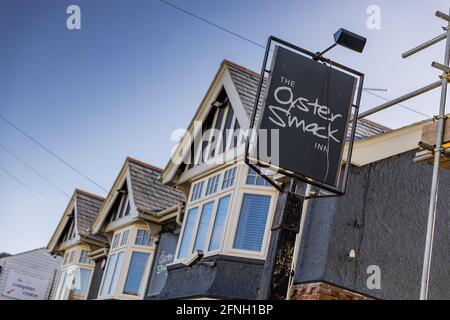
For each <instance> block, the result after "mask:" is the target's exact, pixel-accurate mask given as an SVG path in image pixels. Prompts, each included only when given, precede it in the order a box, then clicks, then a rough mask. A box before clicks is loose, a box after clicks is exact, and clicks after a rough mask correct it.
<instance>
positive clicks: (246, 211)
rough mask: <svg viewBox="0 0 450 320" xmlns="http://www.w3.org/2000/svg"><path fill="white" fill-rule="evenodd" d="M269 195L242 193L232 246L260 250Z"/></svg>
mask: <svg viewBox="0 0 450 320" xmlns="http://www.w3.org/2000/svg"><path fill="white" fill-rule="evenodd" d="M270 198H271V197H270V196H263V195H255V194H244V198H243V200H242V206H241V213H240V216H239V224H238V228H237V231H236V238H235V240H234V248H236V249H243V250H252V251H261V246H262V241H263V238H264V231H265V228H266V223H267V214H268V213H269V205H270Z"/></svg>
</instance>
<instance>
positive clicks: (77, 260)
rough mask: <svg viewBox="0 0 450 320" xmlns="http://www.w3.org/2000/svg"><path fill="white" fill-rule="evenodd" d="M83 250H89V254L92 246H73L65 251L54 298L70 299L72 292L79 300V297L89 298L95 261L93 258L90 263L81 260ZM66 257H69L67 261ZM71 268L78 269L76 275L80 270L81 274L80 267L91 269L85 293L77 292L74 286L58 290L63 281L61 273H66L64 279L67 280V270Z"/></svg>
mask: <svg viewBox="0 0 450 320" xmlns="http://www.w3.org/2000/svg"><path fill="white" fill-rule="evenodd" d="M83 251H87V254H89V252H90V248H89V247H88V246H86V245H77V246H75V247H71V248H70V249H68V250H66V251H65V252H64V259H63V262H62V264H61V267H60V269H59V277H58V284H57V286H56V291H55V295H54V296H53V299H54V300H67V299H69V298H70V297H71V295H72V294H73V295H74V296H75V298H76V299H78V300H79V299H87V296H88V294H89V289H90V286H91V282H92V277H93V274H94V269H95V263H94V261H93V260H90V261H92V262H91V263H89V264H87V263H83V262H81V258H82V252H83ZM87 254H86V255H87ZM70 256H72V260H70ZM66 257H67V261H64V260H65V259H66ZM88 259H89V258H88ZM70 268H76V269H77V270H76V271H75V272H76V275H75V276H77V274H78V272H80V274H81V271H79V270H78V269H86V270H89V271H90V274H89V279H88V282H87V287H86V291H85V293H84V294H83V295H79V294H76V293H75V289H74V288H71V289H69V288H67V287H66V288H64V290H62V291H60V292H58V290H59V289H58V288H59V286H60V281H61V274H62V273H63V272H64V273H65V278H64V280H63V281H64V282H66V281H67V271H68V270H69V269H70ZM73 279H74V278H73ZM74 280H75V279H74Z"/></svg>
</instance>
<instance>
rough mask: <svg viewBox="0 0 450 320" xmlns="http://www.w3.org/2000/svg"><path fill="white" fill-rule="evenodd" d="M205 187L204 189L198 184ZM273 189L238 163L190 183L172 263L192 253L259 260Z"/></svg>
mask: <svg viewBox="0 0 450 320" xmlns="http://www.w3.org/2000/svg"><path fill="white" fill-rule="evenodd" d="M203 185H206V188H203V187H202V186H203ZM276 196H277V191H276V190H275V189H274V188H273V187H272V186H270V185H269V184H267V183H265V181H264V179H263V178H261V177H260V176H258V175H257V174H256V172H255V171H253V170H251V169H249V168H248V167H247V166H246V165H244V164H240V165H235V166H232V167H228V168H227V169H224V170H222V171H220V172H215V173H213V174H211V175H210V176H209V177H206V178H203V179H201V180H200V181H196V182H194V183H193V184H192V188H191V194H190V197H189V199H191V200H190V201H189V203H188V204H187V210H186V214H185V217H184V223H183V226H182V230H181V235H180V238H179V242H178V248H177V254H176V257H177V262H182V260H184V259H186V258H188V257H189V256H190V255H191V254H193V253H194V252H195V251H196V250H202V251H203V252H204V254H205V255H206V256H207V255H212V254H216V253H218V252H222V253H225V254H232V255H238V256H244V257H254V258H258V259H261V258H265V254H266V247H267V242H268V234H269V227H270V226H269V225H270V221H271V218H272V216H273V211H274V208H275V201H276V198H277V197H276Z"/></svg>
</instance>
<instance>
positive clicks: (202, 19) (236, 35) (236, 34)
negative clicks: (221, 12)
mask: <svg viewBox="0 0 450 320" xmlns="http://www.w3.org/2000/svg"><path fill="white" fill-rule="evenodd" d="M159 2H161V3H164V4H165V5H167V6H170V7H172V8H174V9H176V10H178V11H181V12H182V13H184V14H187V15H189V16H191V17H193V18H195V19H197V20H200V21H202V22H204V23H207V24H209V25H210V26H213V27H215V28H217V29H219V30H222V31H224V32H226V33H229V34H231V35H233V36H235V37H238V38H239V39H241V40H244V41H247V42H249V43H251V44H254V45H255V46H258V47H260V48H263V49H265V48H266V46H265V45H263V44H261V43H258V42H256V41H253V40H251V39H249V38H247V37H244V36H242V35H240V34H238V33H236V32H234V31H231V30H229V29H227V28H225V27H222V26H220V25H218V24H217V23H214V22H212V21H211V20H208V19H205V18H202V17H200V16H199V15H196V14H195V13H193V12H190V11H188V10H186V9H183V8H181V7H178V6H177V5H174V4H173V3H170V2H169V1H166V0H159Z"/></svg>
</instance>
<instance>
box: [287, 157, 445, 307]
mask: <svg viewBox="0 0 450 320" xmlns="http://www.w3.org/2000/svg"><path fill="white" fill-rule="evenodd" d="M413 156H414V151H408V152H404V153H401V154H399V155H394V156H392V157H389V158H387V159H383V160H381V161H377V162H374V163H371V164H368V165H365V166H362V167H353V168H352V171H351V174H350V177H349V185H348V189H347V194H346V195H345V196H343V197H340V198H333V199H321V200H313V201H311V204H310V211H309V212H308V214H307V218H306V220H305V224H306V225H305V232H304V237H303V245H302V246H301V249H300V257H299V264H298V265H297V270H296V276H295V282H296V286H295V290H296V292H294V297H295V296H297V297H304V291H305V287H306V286H305V285H302V284H304V283H317V282H323V283H331V284H334V285H336V286H338V287H342V288H346V289H348V290H351V291H354V292H357V293H363V294H366V295H370V296H374V297H377V298H380V299H418V298H419V293H420V282H421V272H422V261H423V251H424V247H425V235H426V226H427V216H428V204H429V192H430V185H431V171H432V166H431V165H429V164H426V163H422V164H417V163H413V161H412V159H413ZM439 181H440V184H439V199H438V207H437V212H438V214H437V220H436V229H435V230H436V234H435V239H434V246H433V260H432V267H431V280H430V288H429V298H430V299H450V290H449V288H450V277H448V275H449V273H450V265H449V263H448V261H449V258H450V237H449V236H448V234H449V231H450V203H449V202H448V199H450V172H448V171H445V170H443V171H442V172H441V174H440V180H439ZM351 250H354V252H355V257H354V258H351V257H349V252H350V251H351ZM370 266H378V267H379V268H380V271H381V273H380V276H381V277H380V289H369V288H368V286H367V279H368V278H369V276H370V275H371V274H372V271H371V270H370V268H369V267H370ZM368 268H369V270H368ZM310 287H311V286H310ZM316 291H320V290H319V289H318V290H316ZM332 291H333V290H332ZM334 291H340V290H339V289H336V290H334ZM311 292H312V294H314V292H315V290H314V289H312V290H311Z"/></svg>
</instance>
